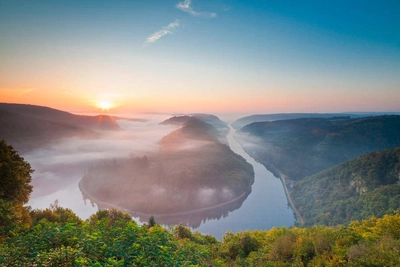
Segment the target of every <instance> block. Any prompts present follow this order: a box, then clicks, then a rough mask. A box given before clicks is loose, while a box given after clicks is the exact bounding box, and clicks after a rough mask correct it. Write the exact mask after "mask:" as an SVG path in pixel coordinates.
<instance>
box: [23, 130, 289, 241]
mask: <svg viewBox="0 0 400 267" xmlns="http://www.w3.org/2000/svg"><path fill="white" fill-rule="evenodd" d="M147 126H148V125H147ZM157 127H159V126H157ZM135 131H136V128H135ZM166 131H170V129H166ZM158 134H160V136H161V135H163V134H164V133H162V132H160V133H158ZM234 134H235V130H234V129H233V128H232V127H230V132H229V134H228V136H227V139H228V143H229V146H230V148H231V149H232V151H234V152H235V153H236V154H239V155H241V156H242V157H243V158H245V159H246V160H247V162H249V163H250V164H251V165H252V166H253V168H254V172H255V179H254V184H253V185H252V190H251V193H250V194H249V195H248V196H247V198H246V199H245V200H244V201H243V203H241V202H240V203H239V204H238V205H237V207H235V209H234V210H233V209H232V208H230V209H229V210H226V211H225V212H223V214H224V215H222V216H217V218H218V219H207V217H205V218H204V219H201V218H200V220H199V223H198V225H196V228H195V229H194V230H197V231H199V232H201V233H204V234H211V235H214V236H215V237H217V238H218V239H220V238H221V237H222V236H223V234H224V233H225V232H226V231H232V232H239V231H244V230H247V229H249V230H255V229H261V230H268V229H271V228H272V227H280V226H287V227H290V226H292V225H293V224H294V222H295V218H294V215H293V211H292V210H291V209H290V208H289V207H288V205H287V199H286V195H285V192H284V189H283V186H282V183H281V181H280V180H279V179H278V178H275V177H274V176H273V175H272V173H271V172H269V171H268V170H267V169H266V168H265V167H264V166H263V165H261V164H259V163H257V162H256V161H255V160H254V159H253V158H252V157H250V156H249V155H248V154H247V153H246V152H245V151H244V150H243V149H242V147H241V145H240V144H239V143H238V142H237V141H236V140H235V138H234ZM143 135H144V136H148V135H149V133H146V132H144V133H143ZM154 138H155V139H157V138H159V136H154ZM85 142H87V141H85ZM116 145H118V144H115V143H114V146H116ZM92 146H93V145H91V144H88V145H87V147H86V148H85V147H82V145H81V146H80V147H79V151H80V153H81V151H82V150H83V152H85V151H86V154H87V155H90V156H93V155H94V156H95V157H97V158H95V159H91V160H86V161H82V160H81V158H80V157H77V156H76V155H75V154H73V153H72V152H71V151H72V148H70V146H64V147H63V148H62V149H61V150H60V151H59V152H62V153H61V155H58V156H49V155H51V153H53V152H54V151H53V150H54V149H55V148H52V149H53V150H43V151H39V152H35V153H32V154H28V155H24V157H25V159H26V160H27V161H28V162H30V163H31V165H32V167H33V168H34V169H35V170H36V171H35V173H34V175H33V184H34V190H35V192H34V194H33V195H32V197H31V199H30V201H29V203H28V205H30V206H31V207H32V208H40V209H44V208H47V207H49V205H50V204H51V203H53V202H54V201H55V200H58V203H59V205H60V206H62V207H66V208H70V209H72V210H73V211H74V212H75V213H76V214H77V215H78V216H79V217H81V218H83V219H86V218H88V217H89V216H90V215H91V214H93V213H95V212H96V211H97V210H98V207H97V206H96V205H95V204H93V203H91V202H90V201H88V200H85V199H84V197H83V196H82V193H81V192H80V190H79V188H78V182H79V180H80V179H81V178H82V176H83V174H84V172H85V170H86V169H87V167H88V166H89V165H90V164H91V162H95V160H97V161H98V160H100V159H101V156H100V155H99V154H98V153H97V154H94V153H93V151H90V148H91V147H92ZM122 146H123V147H125V146H126V145H125V143H121V147H122ZM57 149H58V148H57ZM85 149H86V150H85ZM105 150H106V148H105ZM68 153H70V154H68ZM126 153H128V151H127V152H126ZM107 154H109V152H107ZM120 154H122V155H123V156H124V155H127V154H124V153H120ZM54 155H57V154H54ZM58 157H60V158H58ZM65 161H69V164H68V165H65V166H64V165H62V162H65ZM57 164H58V165H57ZM71 170H72V171H71ZM52 186H53V187H55V188H52V192H51V193H43V192H42V188H49V187H50V188H51V187H52ZM35 188H36V189H35ZM230 210H233V211H230ZM211 217H212V216H211ZM209 218H210V216H209ZM214 218H215V216H214ZM134 219H135V220H137V221H139V218H134ZM197 219H198V218H197ZM156 220H157V218H156ZM183 222H184V223H185V221H184V219H183Z"/></svg>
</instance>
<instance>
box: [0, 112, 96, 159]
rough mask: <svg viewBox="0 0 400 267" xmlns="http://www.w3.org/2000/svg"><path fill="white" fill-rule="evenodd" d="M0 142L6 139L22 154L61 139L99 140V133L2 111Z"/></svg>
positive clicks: (0, 115) (0, 113) (0, 117)
mask: <svg viewBox="0 0 400 267" xmlns="http://www.w3.org/2000/svg"><path fill="white" fill-rule="evenodd" d="M0 126H1V127H0V140H1V139H4V140H7V142H8V143H9V144H11V145H13V146H14V147H15V148H16V149H17V150H18V151H20V152H27V151H30V150H32V149H35V148H38V147H41V146H44V145H48V144H50V143H51V142H52V141H55V140H58V139H60V138H66V137H73V136H78V137H81V138H97V137H98V136H99V134H98V133H96V132H94V131H91V130H88V129H84V128H82V127H78V126H74V125H69V124H64V123H58V122H54V121H50V120H44V119H38V118H33V117H29V116H25V115H21V114H17V113H13V112H7V111H3V110H0Z"/></svg>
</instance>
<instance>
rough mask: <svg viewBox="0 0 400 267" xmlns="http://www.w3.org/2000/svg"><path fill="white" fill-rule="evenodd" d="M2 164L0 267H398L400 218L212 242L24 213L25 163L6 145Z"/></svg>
mask: <svg viewBox="0 0 400 267" xmlns="http://www.w3.org/2000/svg"><path fill="white" fill-rule="evenodd" d="M382 157H384V156H382ZM0 158H1V161H0V175H1V177H2V179H1V183H0V196H1V201H0V222H1V224H0V265H1V266H399V265H400V213H399V212H398V211H394V212H392V213H391V214H390V215H384V216H383V217H381V218H376V217H374V216H372V217H370V218H368V219H365V220H358V221H352V222H350V223H349V224H348V225H346V226H335V227H332V226H313V227H291V228H286V227H277V228H272V229H271V230H268V231H261V230H256V231H244V232H238V233H232V232H226V233H225V235H224V236H223V238H222V240H217V239H216V238H215V237H213V236H210V235H204V234H200V233H199V232H193V231H192V230H191V229H189V228H188V227H186V226H183V225H182V224H178V225H175V226H171V227H168V228H166V227H163V226H161V225H159V224H157V218H155V217H153V216H152V217H150V219H149V221H148V223H146V224H143V225H139V224H138V223H136V222H135V221H133V220H132V218H131V216H130V215H129V214H127V213H124V212H121V211H118V210H115V209H111V210H99V211H98V212H96V213H95V214H93V215H92V216H90V217H89V218H88V219H87V220H85V221H83V220H81V219H80V218H79V217H78V216H77V215H76V214H75V213H74V212H73V211H72V210H70V209H67V208H63V207H60V206H59V205H58V203H57V201H56V202H54V203H53V204H52V205H50V207H49V208H47V209H43V210H39V209H35V210H32V209H30V208H29V207H26V206H24V205H25V204H26V203H27V202H28V200H29V196H30V193H31V192H32V186H31V185H30V182H31V174H32V172H33V170H32V169H31V166H30V164H29V163H28V162H26V161H25V160H24V159H23V158H22V157H20V156H19V155H18V153H17V152H16V151H15V150H14V149H13V147H12V146H9V145H7V144H6V142H5V141H4V140H3V141H1V142H0ZM142 161H143V162H145V159H144V158H143V159H142ZM396 166H397V165H396ZM395 168H397V167H395Z"/></svg>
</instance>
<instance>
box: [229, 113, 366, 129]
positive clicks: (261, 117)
mask: <svg viewBox="0 0 400 267" xmlns="http://www.w3.org/2000/svg"><path fill="white" fill-rule="evenodd" d="M366 116H367V115H366V114H353V113H276V114H257V115H250V116H246V117H243V118H240V119H237V120H236V121H234V122H233V123H232V127H233V128H235V129H240V128H242V127H244V126H246V125H248V124H251V123H253V122H264V121H278V120H293V119H304V118H332V117H350V118H359V117H366ZM371 116H372V115H371Z"/></svg>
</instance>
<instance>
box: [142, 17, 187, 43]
mask: <svg viewBox="0 0 400 267" xmlns="http://www.w3.org/2000/svg"><path fill="white" fill-rule="evenodd" d="M178 27H179V20H175V21H174V22H172V23H170V24H168V26H165V27H164V28H162V29H161V30H159V31H157V32H155V33H153V34H152V35H151V36H149V37H148V38H147V39H146V43H145V44H151V43H154V42H156V41H157V40H158V39H160V38H161V37H163V36H165V35H168V34H172V33H173V32H174V30H175V29H176V28H178Z"/></svg>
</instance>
